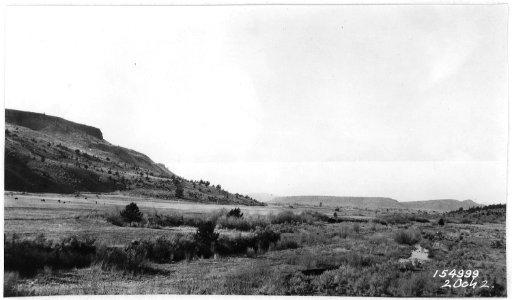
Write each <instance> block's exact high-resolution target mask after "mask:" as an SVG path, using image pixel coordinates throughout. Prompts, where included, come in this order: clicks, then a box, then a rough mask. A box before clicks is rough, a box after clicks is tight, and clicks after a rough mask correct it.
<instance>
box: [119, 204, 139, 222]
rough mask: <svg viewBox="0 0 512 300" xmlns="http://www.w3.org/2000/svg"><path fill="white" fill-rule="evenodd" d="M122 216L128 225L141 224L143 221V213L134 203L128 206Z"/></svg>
mask: <svg viewBox="0 0 512 300" xmlns="http://www.w3.org/2000/svg"><path fill="white" fill-rule="evenodd" d="M120 214H121V217H123V219H124V220H125V221H126V222H128V223H131V222H140V221H141V220H142V213H141V212H140V210H139V207H138V206H137V204H135V203H134V202H132V203H130V204H128V205H126V207H125V209H123V210H122V211H121V213H120Z"/></svg>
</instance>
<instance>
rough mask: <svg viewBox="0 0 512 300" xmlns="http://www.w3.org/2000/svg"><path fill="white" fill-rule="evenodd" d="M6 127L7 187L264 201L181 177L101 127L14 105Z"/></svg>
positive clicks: (212, 200) (215, 200)
mask: <svg viewBox="0 0 512 300" xmlns="http://www.w3.org/2000/svg"><path fill="white" fill-rule="evenodd" d="M5 127H6V128H5V189H6V190H10V191H25V192H45V193H48V192H52V193H74V192H80V191H84V192H113V191H124V192H125V193H130V194H133V195H143V196H151V197H155V198H162V199H173V198H176V197H178V198H181V199H185V200H191V201H197V202H207V203H220V204H228V203H232V204H245V205H260V204H261V203H259V202H257V201H256V200H254V199H252V198H250V197H248V196H242V195H239V194H231V193H229V192H227V191H225V190H223V189H222V188H221V186H220V185H218V186H213V185H210V183H209V182H208V181H202V180H201V181H192V180H186V179H184V178H181V177H179V176H177V175H175V174H174V173H172V172H171V171H169V170H168V169H167V168H166V167H165V166H164V165H163V164H157V163H155V162H153V161H152V160H151V159H150V158H149V157H147V156H146V155H144V154H142V153H139V152H136V151H134V150H131V149H127V148H123V147H119V146H115V145H112V144H110V143H109V142H107V141H106V140H104V139H103V135H102V133H101V130H99V129H98V128H94V127H91V126H86V125H82V124H77V123H73V122H70V121H67V120H64V119H61V118H57V117H52V116H46V115H44V114H37V113H31V112H23V111H15V110H9V109H7V110H6V124H5ZM180 191H181V192H180Z"/></svg>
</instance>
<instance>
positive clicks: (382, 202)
mask: <svg viewBox="0 0 512 300" xmlns="http://www.w3.org/2000/svg"><path fill="white" fill-rule="evenodd" d="M270 203H275V204H290V205H293V204H300V205H315V206H318V205H320V203H321V205H322V206H329V207H354V208H370V209H379V208H384V209H386V208H393V209H416V210H435V211H452V210H456V209H459V208H460V207H462V208H463V209H468V208H470V207H476V206H481V205H480V204H478V203H475V202H474V201H472V200H464V201H459V200H454V199H440V200H426V201H411V202H399V201H398V200H395V199H392V198H386V197H338V196H288V197H277V198H275V199H273V200H272V201H270Z"/></svg>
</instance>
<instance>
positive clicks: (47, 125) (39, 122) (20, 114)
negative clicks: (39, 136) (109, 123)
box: [5, 109, 103, 140]
mask: <svg viewBox="0 0 512 300" xmlns="http://www.w3.org/2000/svg"><path fill="white" fill-rule="evenodd" d="M5 122H6V123H10V124H13V125H19V126H23V127H26V128H29V129H32V130H35V131H40V132H45V133H49V134H52V133H53V134H55V133H62V134H73V133H75V134H77V133H83V134H86V135H89V136H91V137H95V138H97V139H99V140H103V134H102V133H101V130H99V129H98V128H96V127H92V126H87V125H83V124H78V123H75V122H71V121H68V120H64V119H62V118H58V117H53V116H47V115H45V114H40V113H34V112H26V111H20V110H13V109H6V110H5Z"/></svg>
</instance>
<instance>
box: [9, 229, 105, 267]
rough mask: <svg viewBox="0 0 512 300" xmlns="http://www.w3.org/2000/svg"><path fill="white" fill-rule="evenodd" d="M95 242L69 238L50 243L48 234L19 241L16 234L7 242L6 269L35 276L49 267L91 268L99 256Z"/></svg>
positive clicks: (73, 237) (86, 239)
mask: <svg viewBox="0 0 512 300" xmlns="http://www.w3.org/2000/svg"><path fill="white" fill-rule="evenodd" d="M94 242H95V240H94V239H90V238H85V239H79V238H77V237H76V236H72V237H68V238H65V239H63V240H61V241H60V242H57V243H54V242H53V241H48V240H47V239H46V238H45V237H44V235H42V234H41V235H39V236H37V237H36V238H35V239H25V240H19V239H18V238H17V237H16V235H13V237H12V239H7V238H6V239H5V240H4V251H5V252H4V262H5V265H4V267H5V270H9V271H16V272H19V274H20V275H22V276H33V275H35V274H36V272H37V271H39V270H42V269H44V267H45V266H47V267H50V268H52V269H72V268H81V267H86V266H89V265H90V264H91V262H92V260H93V258H94V255H95V253H96V247H95V245H94Z"/></svg>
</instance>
